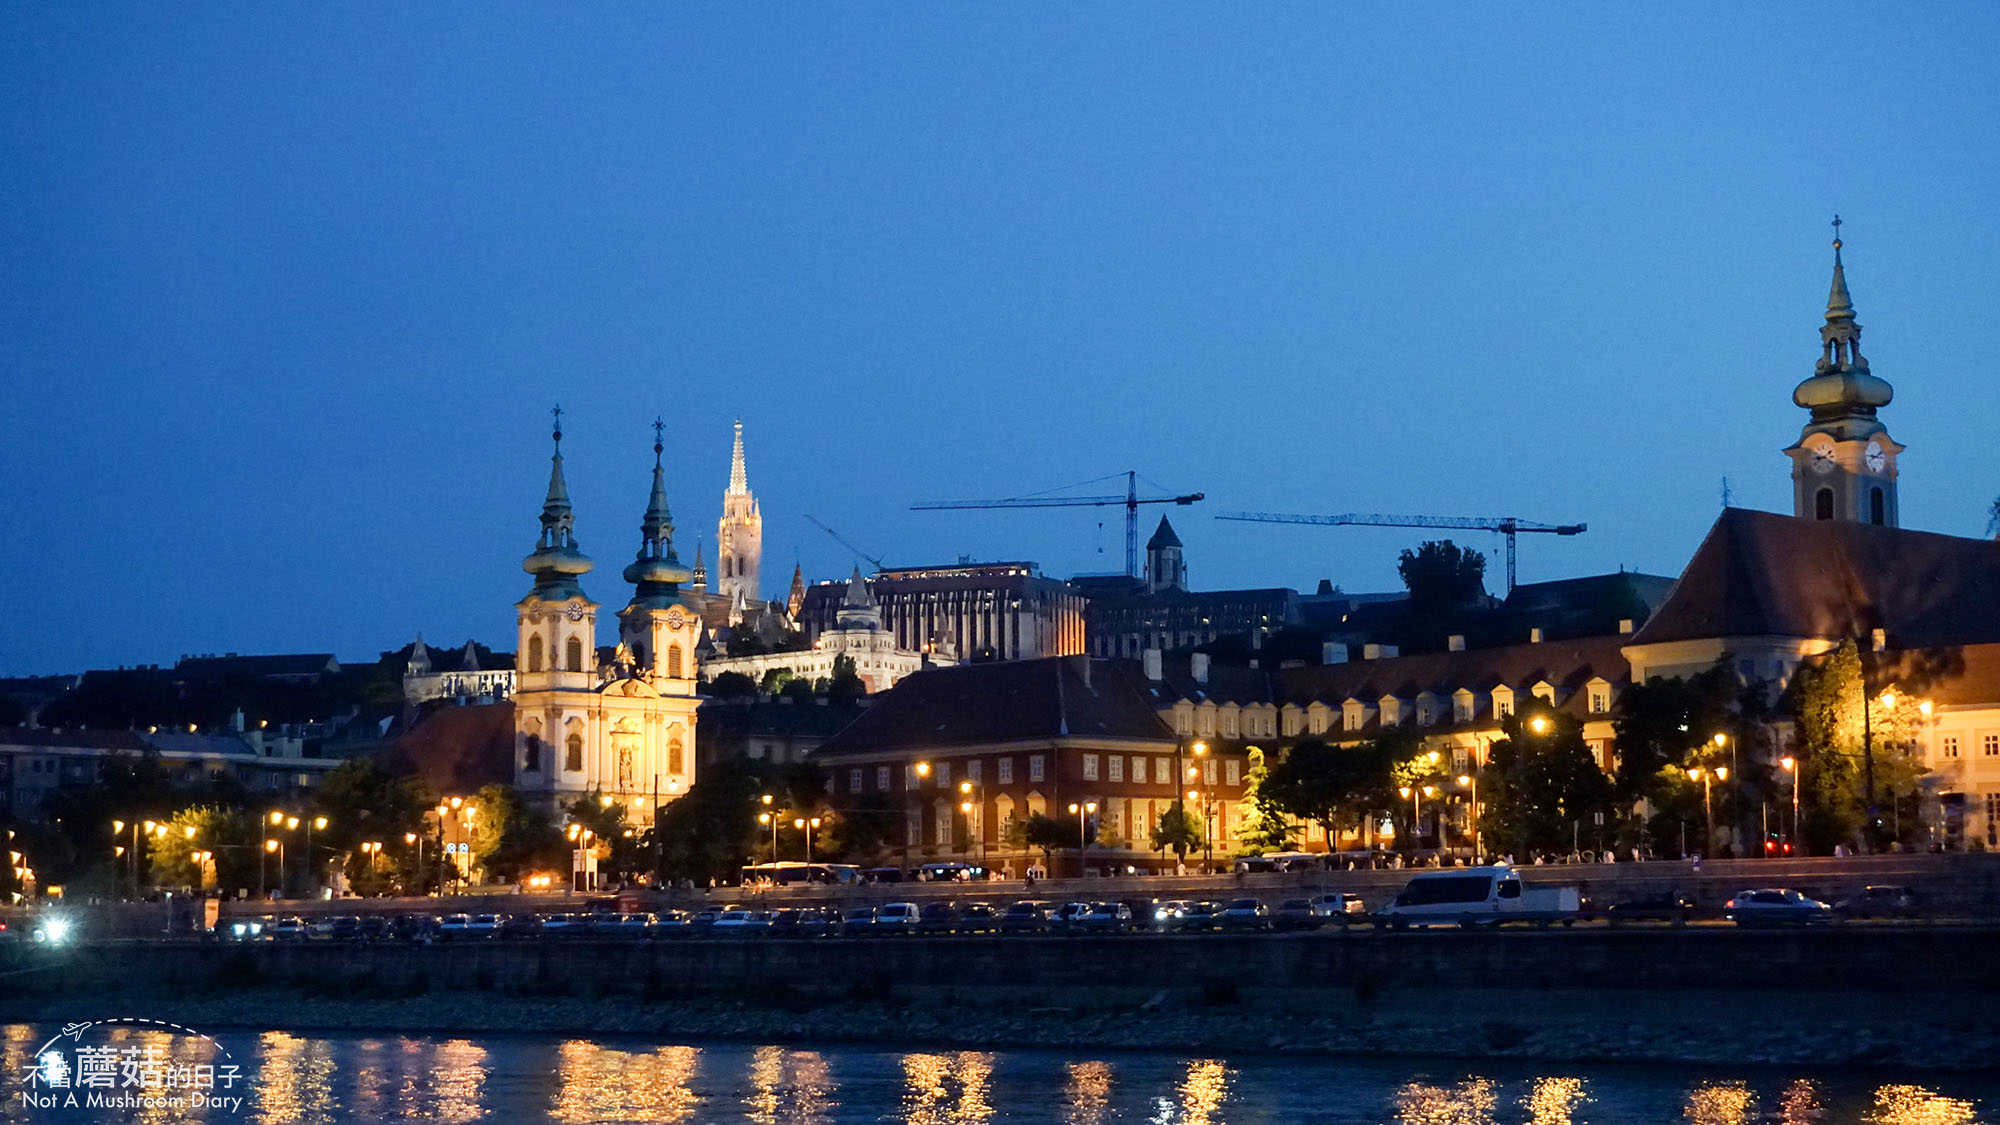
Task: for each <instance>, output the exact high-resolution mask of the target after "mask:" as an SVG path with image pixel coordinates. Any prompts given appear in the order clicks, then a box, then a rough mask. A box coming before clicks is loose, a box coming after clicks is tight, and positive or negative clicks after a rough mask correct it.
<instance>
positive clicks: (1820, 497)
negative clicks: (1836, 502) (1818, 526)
mask: <svg viewBox="0 0 2000 1125" xmlns="http://www.w3.org/2000/svg"><path fill="white" fill-rule="evenodd" d="M1813 518H1814V519H1816V520H1830V519H1832V518H1833V489H1831V488H1822V489H1820V490H1819V492H1818V493H1816V494H1814V496H1813Z"/></svg>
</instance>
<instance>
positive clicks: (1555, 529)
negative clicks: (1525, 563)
mask: <svg viewBox="0 0 2000 1125" xmlns="http://www.w3.org/2000/svg"><path fill="white" fill-rule="evenodd" d="M1215 518H1216V519H1219V520H1248V521H1250V522H1252V523H1317V524H1328V525H1332V526H1335V527H1348V526H1360V527H1444V528H1465V529H1467V530H1471V531H1491V532H1494V533H1496V534H1499V535H1504V536H1506V537H1507V592H1508V593H1510V594H1511V593H1513V592H1514V536H1515V535H1517V534H1519V533H1520V532H1523V531H1538V532H1544V533H1547V534H1549V535H1582V534H1583V533H1584V532H1585V531H1586V530H1587V529H1588V528H1589V527H1590V525H1589V524H1582V523H1565V524H1553V523H1534V522H1531V521H1529V520H1523V519H1516V518H1514V517H1513V516H1499V517H1494V518H1490V519H1489V518H1485V517H1481V516H1378V515H1363V514H1361V513H1359V512H1348V513H1347V514H1345V515H1339V516H1288V515H1280V514H1277V513H1273V512H1224V513H1223V514H1221V515H1219V516H1217V517H1215Z"/></svg>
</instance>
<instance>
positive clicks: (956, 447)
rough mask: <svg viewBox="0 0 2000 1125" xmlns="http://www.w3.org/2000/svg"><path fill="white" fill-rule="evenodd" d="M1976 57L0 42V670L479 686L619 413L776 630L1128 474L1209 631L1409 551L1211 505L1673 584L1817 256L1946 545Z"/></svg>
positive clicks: (1031, 37) (986, 10) (1572, 15)
mask: <svg viewBox="0 0 2000 1125" xmlns="http://www.w3.org/2000/svg"><path fill="white" fill-rule="evenodd" d="M1246 13H1247V14H1246ZM1996 42H2000V7H1996V6H1994V5H1991V4H1971V3H1967V4H1935V5H1917V6H1893V7H1892V6H1883V5H1872V6H1864V5H1852V6H1848V5H1829V4H1816V5H1812V6H1809V7H1808V6H1804V5H1755V6H1744V5H1739V4H1717V5H1704V4H1675V5H1655V6H1652V7H1650V8H1644V9H1639V8H1635V7H1633V6H1631V5H1599V4H1580V5H1574V6H1542V5H1538V6H1534V7H1532V8H1529V9H1526V10H1522V9H1520V8H1517V7H1507V8H1495V7H1493V6H1491V5H1464V6H1452V5H1427V6H1424V7H1423V9H1422V10H1421V11H1420V12H1418V13H1416V14H1410V13H1408V12H1404V11H1397V10H1393V7H1392V6H1388V5H1384V6H1380V7H1377V8H1368V7H1361V6H1353V5H1338V6H1334V5H1296V6H1288V5H1259V6H1256V7H1254V8H1251V9H1243V8H1239V7H1229V6H1223V7H1216V6H1209V5H1201V6H1196V5H1136V4H1126V5H1115V4H1102V5H1081V6H1079V5H1039V6H1037V5H1007V6H1004V7H991V6H962V5H961V6H943V7H938V6H932V5H861V6H854V5H804V4H800V5H793V6H757V7H754V8H742V7H740V6H734V5H710V6H699V5H676V6H665V5H656V6H642V5H615V6H595V7H592V6H586V7H585V8H581V9H579V8H575V7H569V6H565V7H560V8H555V7H546V6H512V5H504V4H478V5H463V6H458V7H446V6H441V5H417V6H411V5H339V6H333V7H312V6H306V7H301V6H262V5H256V6H236V7H233V8H229V9H226V10H223V9H211V10H163V9H161V8H159V7H157V6H151V5H127V6H124V7H123V8H122V9H121V8H117V7H115V6H77V5H68V4H40V5H36V4H11V5H6V6H5V7H4V8H0V102H4V105H5V106H6V107H7V108H6V110H5V112H4V113H0V195H4V199H5V202H6V207H5V215H4V218H0V373H4V374H0V417H4V419H5V421H6V431H7V440H6V441H5V442H0V471H4V473H5V478H6V481H7V485H6V491H5V493H4V507H0V518H4V526H5V528H6V529H7V530H6V534H5V535H4V536H0V573H4V575H5V576H6V581H5V583H4V586H0V589H3V590H4V593H0V613H4V614H5V618H6V620H7V622H8V626H7V628H6V629H4V630H0V674H25V673H38V672H53V671H60V670H70V669H77V668H82V667H91V666H107V665H115V664H120V663H127V664H129V663H136V662H161V663H164V662H170V661H172V660H173V659H174V658H176V657H177V656H178V655H180V654H182V653H187V652H222V651H240V652H252V651H290V650H332V651H334V652H335V653H337V654H338V655H339V656H341V657H342V658H343V659H361V658H368V657H372V656H373V655H374V654H375V653H376V652H377V651H378V650H380V649H382V648H385V647H391V646H394V645H397V644H400V643H402V642H404V641H406V640H408V638H409V637H410V636H411V634H413V633H415V632H416V631H418V630H422V631H423V633H424V635H425V637H426V638H427V639H429V640H431V641H433V642H437V643H445V644H451V643H458V642H462V641H463V640H464V639H465V638H466V637H468V636H474V637H478V638H480V639H482V640H484V641H487V642H490V643H492V644H494V645H496V646H503V647H505V646H511V644H512V628H513V616H512V608H511V607H512V603H513V602H514V601H515V600H516V599H517V598H519V597H520V596H521V595H522V594H523V593H524V592H525V591H526V590H527V587H528V580H527V578H526V576H525V575H523V574H522V573H521V571H520V569H519V560H520V558H521V556H522V555H524V554H526V553H527V551H528V549H529V547H530V545H531V544H532V542H533V539H534V534H535V530H536V526H535V516H536V512H537V508H538V505H539V502H540V499H541V494H542V490H543V487H544V484H545V482H546V474H547V453H548V445H547V430H548V425H547V422H548V415H547V411H548V407H549V405H550V404H551V403H552V402H556V401H560V402H561V403H562V404H563V406H564V407H565V408H566V410H567V411H568V415H567V419H566V427H565V428H566V430H567V433H568V438H569V440H568V441H567V442H566V443H565V445H566V449H567V451H568V454H569V468H570V477H569V479H570V486H571V495H572V497H573V498H574V500H575V504H576V510H577V531H578V535H579V537H580V539H581V541H582V544H583V546H584V548H585V550H586V551H587V552H589V553H590V554H591V555H592V556H593V557H594V558H596V559H597V560H598V570H597V572H595V573H594V574H592V575H590V576H588V577H587V578H586V579H585V582H584V587H585V589H586V590H587V591H588V592H589V593H590V594H592V595H593V596H594V597H595V598H597V599H598V600H599V601H600V602H603V603H605V604H606V605H607V606H608V607H612V608H615V607H616V606H617V605H620V604H623V601H624V599H625V598H626V597H627V596H629V590H628V589H627V588H626V587H625V586H624V585H623V584H622V583H621V582H619V581H618V578H617V572H618V570H619V569H620V568H622V566H623V565H624V563H625V562H626V561H627V560H629V559H630V557H631V555H632V553H633V552H634V551H635V550H636V548H637V546H638V530H637V528H638V521H639V517H640V514H641V512H642V510H643V509H644V506H645V502H646V490H647V487H648V483H649V479H648V478H649V472H650V465H651V461H650V452H649V449H648V446H649V445H650V443H651V439H652V432H651V430H650V428H649V424H650V423H651V422H652V420H653V417H654V416H655V415H656V414H661V415H664V416H665V417H666V418H667V420H668V421H669V423H670V424H671V431H670V434H669V439H668V440H669V444H670V450H669V456H670V458H671V459H672V463H671V466H670V473H669V489H670V497H671V502H672V505H673V509H674V514H675V516H676V518H677V520H678V523H679V536H678V545H679V548H680V551H681V553H682V555H683V557H692V555H693V553H694V546H695V539H696V538H697V536H700V537H703V538H706V539H707V540H708V541H709V543H710V545H711V550H712V545H713V538H714V527H715V523H714V521H715V519H716V517H717V515H718V514H719V512H720V506H721V493H722V489H723V486H724V484H725V483H726V480H727V472H728V452H729V433H730V421H731V419H733V418H736V417H739V416H740V417H741V418H743V419H744V423H745V428H746V432H747V434H748V441H749V452H750V473H751V483H752V485H753V486H754V488H755V489H756V491H757V494H758V496H759V498H760V500H761V502H762V505H763V512H764V518H765V550H766V570H765V572H766V584H767V586H768V587H769V588H770V589H769V592H774V593H775V592H777V591H778V589H779V588H780V583H781V582H782V580H783V579H784V578H786V577H788V576H789V574H790V571H791V566H792V563H793V561H794V560H795V559H796V560H800V561H803V563H804V564H805V568H806V571H807V573H808V575H809V576H810V577H813V578H827V577H833V576H836V575H844V574H845V573H846V571H847V570H848V568H849V566H850V565H851V564H852V562H853V558H852V556H850V555H849V554H848V553H847V552H846V551H845V550H844V549H843V548H841V547H840V546H839V545H838V544H836V543H834V542H833V541H832V540H831V539H830V538H829V537H828V536H827V535H826V534H825V533H823V532H821V531H819V530H817V529H816V528H814V527H813V526H812V525H811V524H809V523H807V522H806V520H805V519H804V518H803V514H804V513H811V514H813V515H815V516H818V517H819V518H820V519H822V520H824V521H825V522H827V523H828V524H831V525H832V526H834V527H836V528H838V529H840V530H841V531H842V532H843V533H845V534H846V535H847V536H849V537H850V538H852V539H854V540H856V541H858V542H859V543H861V544H862V545H864V546H865V547H866V548H868V549H869V550H870V552H871V553H874V554H878V555H881V556H883V557H885V558H886V559H887V560H888V561H889V562H890V563H892V564H910V563H927V562H937V561H948V560H951V559H954V558H956V557H957V556H958V555H960V554H970V555H973V556H976V557H980V558H996V557H1007V558H1029V559H1034V560H1037V561H1039V562H1040V563H1041V564H1042V565H1043V567H1044V568H1045V569H1046V570H1047V571H1049V572H1050V573H1053V574H1057V575H1063V576H1067V575H1069V574H1073V573H1077V572H1082V571H1104V570H1115V569H1117V568H1118V567H1119V566H1121V565H1122V527H1121V523H1120V519H1119V517H1118V513H1117V512H1116V510H1102V511H1099V510H1091V509H1069V510H1061V509H1058V510H1052V511H1039V512H942V513H937V512H932V513H918V512H910V511H908V510H907V507H908V505H909V504H910V503H912V502H915V501H920V500H925V499H931V498H951V497H966V498H975V497H1000V496H1011V495H1017V494H1021V493H1026V492H1031V491H1039V490H1043V489H1048V488H1052V487H1056V486H1060V485H1065V484H1069V483H1071V482H1076V481H1082V480H1086V479H1089V478H1093V477H1099V476H1103V475H1106V474H1112V473H1117V472H1122V471H1123V470H1125V469H1127V468H1136V469H1138V470H1139V471H1140V472H1142V473H1143V474H1145V476H1146V477H1148V478H1150V479H1151V480H1152V481H1154V482H1157V484H1158V486H1159V487H1161V488H1163V489H1168V490H1172V491H1194V490H1201V491H1204V492H1206V493H1207V494H1208V496H1209V501H1208V502H1207V504H1206V505H1204V506H1202V507H1199V508H1196V509H1193V510H1188V509H1177V510H1175V512H1174V518H1175V523H1176V526H1177V527H1178V528H1179V529H1180V534H1181V536H1182V538H1183V539H1184V540H1185V541H1186V543H1187V546H1188V553H1189V571H1190V575H1191V577H1192V579H1193V581H1194V584H1195V585H1196V586H1197V587H1202V588H1215V587H1222V586H1234V585H1291V586H1296V587H1299V588H1302V589H1310V588H1311V587H1312V585H1313V584H1314V583H1315V582H1316V581H1317V580H1318V579H1320V578H1322V577H1325V578H1331V579H1333V580H1334V581H1336V582H1338V583H1340V584H1341V585H1343V586H1344V587H1346V588H1347V589H1350V590H1366V589H1383V588H1391V587H1393V586H1395V585H1396V580H1395V574H1394V558H1395V555H1396V552H1397V551H1398V550H1399V549H1400V548H1402V547H1404V546H1409V545H1413V544H1414V543H1415V542H1417V541H1418V540H1419V539H1420V538H1422V537H1423V536H1422V533H1419V532H1397V531H1385V530H1354V529H1340V530H1334V529H1322V528H1291V527H1278V526H1263V525H1245V524H1235V523H1224V522H1218V521H1216V520H1214V519H1212V518H1211V517H1212V515H1213V514H1214V513H1216V512H1221V511H1228V510H1234V509H1261V510H1275V511H1296V512H1345V511H1380V512H1421V513H1437V514H1456V515H1518V516H1521V517H1524V518H1528V519H1540V520H1547V521H1551V522H1555V521H1564V522H1567V521H1587V522H1588V523H1589V524H1590V532H1589V534H1588V535H1585V536H1582V537H1580V538H1576V539H1562V540H1556V539H1552V538H1545V537H1533V538H1524V539H1523V541H1522V577H1523V580H1524V581H1531V580H1538V579H1546V578H1555V577H1563V576H1569V575H1577V574H1585V573H1594V572H1602V571H1607V570H1612V569H1615V568H1617V567H1618V566H1620V565H1624V566H1628V567H1633V568H1637V569H1642V570H1647V571H1651V572H1656V573H1665V574H1674V573H1678V571H1679V568H1680V566H1681V564H1682V563H1683V562H1684V561H1685V559H1686V558H1687V556H1688V554H1689V553H1690V552H1691V551H1692V550H1693V548H1694V546H1695V544H1696V543H1697V542H1698V541H1699V538H1700V536H1701V535H1702V533H1703V532H1704V531H1705V530H1706V529H1707V527H1708V525H1709V523H1710V522H1711V520H1712V519H1713V518H1714V515H1715V513H1716V510H1717V507H1718V503H1719V500H1718V496H1719V489H1720V482H1721V479H1722V478H1723V477H1724V476H1727V477H1728V478H1729V482H1730V485H1731V487H1732V488H1733V489H1734V494H1735V499H1736V503H1738V504H1740V505H1743V506H1748V507H1761V508H1769V509H1780V510H1783V509H1786V508H1788V507H1789V496H1790V493H1789V483H1788V463H1787V462H1786V460H1785V459H1784V458H1783V457H1782V456H1781V455H1780V454H1779V452H1778V451H1779V449H1781V448H1782V447H1783V446H1785V445H1787V444H1789V443H1790V442H1791V441H1792V440H1794V439H1795V438H1796V437H1797V435H1798V430H1799V426H1800V424H1801V423H1802V422H1803V420H1804V417H1803V412H1802V411H1800V410H1798V409H1797V408H1795V407H1793V406H1792V405H1791V402H1790V397H1789V396H1790V392H1791V389H1792V387H1793V385H1794V384H1795V383H1797V381H1798V380H1799V379H1801V378H1803V377H1804V376H1805V375H1807V374H1809V373H1810V372H1811V369H1812V362H1813V360H1814V358H1815V357H1816V355H1817V352H1818V342H1817V329H1818V325H1819V323H1820V313H1821V311H1822V309H1823V308H1824V304H1825V298H1826V287H1827V277H1828V269H1829V264H1830V263H1829V251H1828V246H1827V242H1828V238H1829V229H1828V227H1827V225H1826V224H1827V220H1828V219H1829V218H1830V217H1831V215H1832V214H1833V213H1834V212H1835V211H1838V212H1840V213H1841V214H1842V215H1843V216H1844V217H1845V218H1846V219H1847V221H1848V225H1847V226H1846V228H1845V234H1846V237H1847V245H1848V253H1847V261H1848V266H1849V279H1850V281H1851V283H1852V287H1853V291H1854V297H1855V301H1856V305H1857V307H1858V309H1859V312H1860V320H1861V322H1862V324H1863V325H1864V326H1865V327H1866V337H1865V340H1864V349H1865V351H1866V354H1867V355H1868V356H1869V358H1870V359H1871V360H1872V361H1873V363H1874V370H1875V372H1876V374H1878V375H1881V376H1883V377H1885V378H1887V379H1889V380H1890V381H1891V382H1892V383H1894V384H1895V386H1896V390H1897V399H1896V402H1895V404H1894V405H1892V406H1891V407H1889V408H1888V409H1887V410H1886V411H1885V413H1884V418H1885V420H1886V421H1887V422H1888V424H1889V427H1890V431H1891V433H1892V434H1893V435H1894V436H1895V437H1896V438H1897V439H1898V440H1900V441H1902V442H1904V443H1906V444H1907V445H1908V446H1909V451H1908V453H1907V454H1905V456H1904V459H1903V472H1904V475H1903V483H1902V504H1903V516H1904V523H1905V525H1906V526H1911V527H1919V528H1927V529H1932V530H1938V531H1946V532H1951V533H1955V534H1966V535H1976V534H1979V533H1981V532H1982V530H1983V528H1984V523H1985V516H1984V509H1985V507H1986V505H1987V504H1988V503H1990V502H1991V501H1992V499H1993V497H1994V495H1995V494H1996V493H2000V473H1996V471H1995V469H1994V464H1995V461H1994V457H1993V453H1992V449H1991V444H1990V443H1991V436H1990V431H1991V428H1992V419H1993V417H1994V416H1995V413H1996V406H2000V396H1996V395H1995V393H1994V390H1993V388H1994V385H1995V383H1994V375H1993V372H1992V369H1991V362H1992V360H1991V353H1990V343H1989V337H1990V336H1991V334H1992V323H1991V322H1992V319H1993V315H1994V314H1993V312H1992V295H1993V294H1994V292H1996V290H2000V255H1996V254H1995V253H1994V247H1995V245H1996V244H1997V243H2000V205H1996V202H1995V197H1994V186H1995V184H1996V183H2000V67H1996V66H1995V65H1994V62H1993V57H1992V51H1993V45H1994V44H1995V43H1996ZM1096 490H1101V491H1113V490H1115V484H1113V485H1111V486H1108V487H1101V488H1100V489H1096ZM1156 511H1157V510H1155V512H1156ZM1154 518H1155V516H1154V515H1148V516H1147V518H1146V521H1145V522H1146V524H1147V527H1146V529H1145V530H1147V531H1150V527H1151V523H1152V521H1153V519H1154ZM1100 521H1101V522H1102V529H1101V530H1100V528H1099V523H1100ZM1459 538H1460V540H1461V541H1471V542H1477V543H1478V544H1479V545H1480V546H1482V547H1492V546H1497V543H1495V542H1494V541H1493V540H1492V537H1490V536H1487V535H1484V534H1477V533H1474V534H1471V535H1469V536H1465V535H1462V536H1460V537H1459ZM1493 573H1494V576H1495V579H1494V583H1493V584H1494V585H1497V584H1498V573H1499V568H1498V567H1497V566H1495V567H1494V568H1493Z"/></svg>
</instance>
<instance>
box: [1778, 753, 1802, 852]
mask: <svg viewBox="0 0 2000 1125" xmlns="http://www.w3.org/2000/svg"><path fill="white" fill-rule="evenodd" d="M1778 765H1779V766H1781V767H1783V768H1784V771H1785V772H1786V773H1787V774H1790V775H1791V779H1792V837H1791V848H1792V854H1793V855H1798V854H1800V853H1799V760H1798V759H1797V758H1794V757H1792V756H1791V755H1790V754H1787V755H1785V756H1784V757H1782V758H1779V759H1778Z"/></svg>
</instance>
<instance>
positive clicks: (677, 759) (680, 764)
mask: <svg viewBox="0 0 2000 1125" xmlns="http://www.w3.org/2000/svg"><path fill="white" fill-rule="evenodd" d="M684 757H685V754H684V752H683V751H682V750H681V736H680V735H678V734H672V735H668V736H667V772H668V773H670V774H673V775H674V776H675V777H679V776H680V774H681V771H682V769H684V768H685V766H686V763H685V762H684V761H683V760H682V759H683V758H684Z"/></svg>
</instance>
